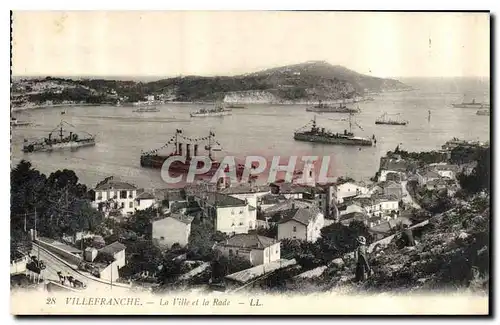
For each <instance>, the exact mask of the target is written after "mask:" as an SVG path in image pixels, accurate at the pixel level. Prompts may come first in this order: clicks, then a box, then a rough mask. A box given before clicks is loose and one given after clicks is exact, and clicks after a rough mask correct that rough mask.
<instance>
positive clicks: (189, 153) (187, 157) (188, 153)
mask: <svg viewBox="0 0 500 325" xmlns="http://www.w3.org/2000/svg"><path fill="white" fill-rule="evenodd" d="M189 158H191V145H190V144H189V143H187V144H186V159H189Z"/></svg>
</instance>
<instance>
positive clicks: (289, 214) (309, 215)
mask: <svg viewBox="0 0 500 325" xmlns="http://www.w3.org/2000/svg"><path fill="white" fill-rule="evenodd" d="M318 214H320V211H319V209H317V208H316V207H314V206H313V207H310V208H297V209H293V210H289V211H285V213H284V214H283V218H282V219H281V220H280V221H279V223H285V222H288V221H292V220H293V221H296V222H298V223H301V224H303V225H305V226H307V225H308V224H309V222H311V220H314V219H315V218H316V217H317V216H318Z"/></svg>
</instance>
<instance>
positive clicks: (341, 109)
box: [306, 101, 360, 113]
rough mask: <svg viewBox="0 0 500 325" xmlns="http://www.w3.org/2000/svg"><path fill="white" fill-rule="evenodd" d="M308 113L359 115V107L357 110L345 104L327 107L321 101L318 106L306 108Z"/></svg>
mask: <svg viewBox="0 0 500 325" xmlns="http://www.w3.org/2000/svg"><path fill="white" fill-rule="evenodd" d="M306 111H307V112H316V113H358V112H359V111H360V110H359V107H358V108H357V109H355V108H348V107H347V106H345V104H340V105H338V106H332V105H327V104H323V103H322V102H321V101H319V103H318V104H317V105H314V106H312V107H307V108H306Z"/></svg>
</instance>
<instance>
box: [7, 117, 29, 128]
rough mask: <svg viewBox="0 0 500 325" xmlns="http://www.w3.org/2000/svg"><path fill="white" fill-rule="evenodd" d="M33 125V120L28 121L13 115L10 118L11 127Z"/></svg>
mask: <svg viewBox="0 0 500 325" xmlns="http://www.w3.org/2000/svg"><path fill="white" fill-rule="evenodd" d="M29 125H31V122H28V121H19V120H18V119H17V118H15V117H12V118H11V119H10V126H11V127H16V126H29Z"/></svg>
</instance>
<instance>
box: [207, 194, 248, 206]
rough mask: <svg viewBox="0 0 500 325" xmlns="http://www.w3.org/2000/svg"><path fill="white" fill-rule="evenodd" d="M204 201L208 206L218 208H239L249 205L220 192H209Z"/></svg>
mask: <svg viewBox="0 0 500 325" xmlns="http://www.w3.org/2000/svg"><path fill="white" fill-rule="evenodd" d="M204 200H205V201H206V202H207V204H209V205H212V206H216V207H238V206H245V205H246V204H247V203H246V202H245V201H244V200H240V199H238V198H235V197H232V196H230V195H227V194H223V193H218V192H208V193H206V194H205V195H204Z"/></svg>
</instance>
